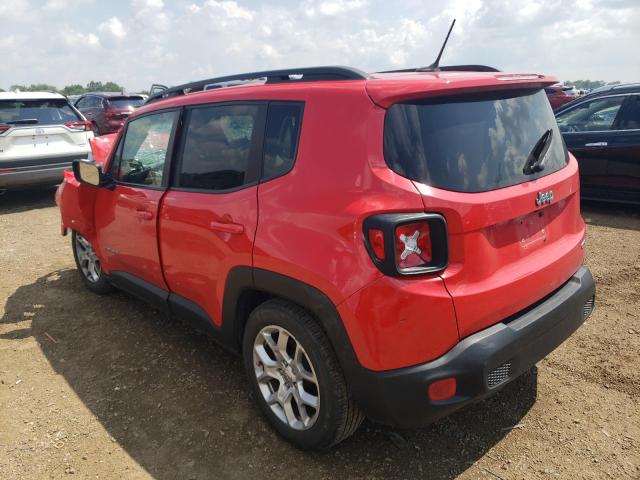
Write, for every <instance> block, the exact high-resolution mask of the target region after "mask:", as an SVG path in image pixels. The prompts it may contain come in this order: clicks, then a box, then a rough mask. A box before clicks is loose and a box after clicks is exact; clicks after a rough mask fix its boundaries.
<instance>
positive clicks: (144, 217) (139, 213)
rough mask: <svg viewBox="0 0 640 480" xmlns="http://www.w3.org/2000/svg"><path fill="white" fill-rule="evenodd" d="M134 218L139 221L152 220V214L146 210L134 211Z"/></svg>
mask: <svg viewBox="0 0 640 480" xmlns="http://www.w3.org/2000/svg"><path fill="white" fill-rule="evenodd" d="M136 217H138V218H139V219H141V220H153V213H151V212H150V211H148V210H136Z"/></svg>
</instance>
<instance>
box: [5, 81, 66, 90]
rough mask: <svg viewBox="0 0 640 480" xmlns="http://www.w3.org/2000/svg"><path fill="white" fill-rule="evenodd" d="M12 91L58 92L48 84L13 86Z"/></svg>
mask: <svg viewBox="0 0 640 480" xmlns="http://www.w3.org/2000/svg"><path fill="white" fill-rule="evenodd" d="M10 90H20V91H21V92H57V91H58V89H57V88H56V87H55V86H53V85H49V84H47V83H32V84H31V85H29V86H26V85H11V87H10Z"/></svg>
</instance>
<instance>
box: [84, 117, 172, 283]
mask: <svg viewBox="0 0 640 480" xmlns="http://www.w3.org/2000/svg"><path fill="white" fill-rule="evenodd" d="M179 113H180V112H179V110H169V111H162V112H158V113H152V114H149V115H144V116H142V117H138V118H136V119H134V120H132V121H130V122H129V123H128V124H127V127H126V130H125V132H124V133H123V135H122V137H121V139H120V142H119V144H118V147H117V150H116V152H115V154H114V158H113V160H112V161H111V163H110V166H109V173H110V174H111V176H112V177H113V178H114V180H115V187H114V188H113V189H108V188H101V189H99V191H98V193H97V196H96V204H95V208H96V211H99V212H100V214H99V215H96V216H95V219H96V222H95V228H96V239H97V243H98V247H99V249H100V251H101V253H102V263H103V267H104V268H105V270H106V271H107V273H109V274H110V275H114V276H124V277H125V278H127V279H129V280H130V281H132V282H134V283H137V284H139V285H140V286H141V287H142V288H145V287H148V286H149V285H151V286H154V287H157V288H160V289H163V290H167V286H166V283H165V282H164V279H163V275H162V269H161V267H160V257H159V253H158V236H157V227H158V210H159V207H160V203H161V200H162V196H163V195H164V193H165V191H166V188H167V180H168V164H169V160H170V159H169V157H170V152H171V150H172V148H171V146H172V143H173V137H174V134H175V127H176V124H177V119H178V116H179Z"/></svg>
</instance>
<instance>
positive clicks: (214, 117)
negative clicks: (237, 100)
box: [179, 105, 260, 190]
mask: <svg viewBox="0 0 640 480" xmlns="http://www.w3.org/2000/svg"><path fill="white" fill-rule="evenodd" d="M259 109H260V106H259V105H220V106H209V107H198V108H193V109H192V110H190V112H189V119H188V123H187V128H186V133H185V138H184V147H183V150H182V162H181V165H180V172H179V184H180V185H179V186H180V187H183V188H195V189H205V190H228V189H231V188H238V187H241V186H243V185H245V184H246V183H247V182H248V171H249V168H250V163H251V162H250V157H251V146H252V144H253V138H254V129H255V126H256V122H257V118H258V112H259Z"/></svg>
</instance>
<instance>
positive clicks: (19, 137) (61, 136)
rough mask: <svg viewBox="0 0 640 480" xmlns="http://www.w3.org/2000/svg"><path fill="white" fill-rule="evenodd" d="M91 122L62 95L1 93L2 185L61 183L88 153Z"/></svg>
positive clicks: (0, 158) (0, 147)
mask: <svg viewBox="0 0 640 480" xmlns="http://www.w3.org/2000/svg"><path fill="white" fill-rule="evenodd" d="M91 138H93V130H92V125H91V123H90V122H87V121H86V119H85V118H84V117H83V116H82V114H81V113H80V112H79V111H78V110H76V109H75V108H74V107H73V106H72V105H71V104H70V103H69V101H68V100H67V99H66V98H65V97H64V96H62V95H60V94H57V93H48V92H0V190H4V189H8V188H13V187H22V186H27V185H36V184H55V183H59V182H60V181H61V180H62V177H63V171H64V170H65V169H66V168H69V167H70V166H71V162H72V161H73V160H76V159H81V158H87V156H88V154H89V152H90V151H91V147H90V145H89V139H91Z"/></svg>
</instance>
